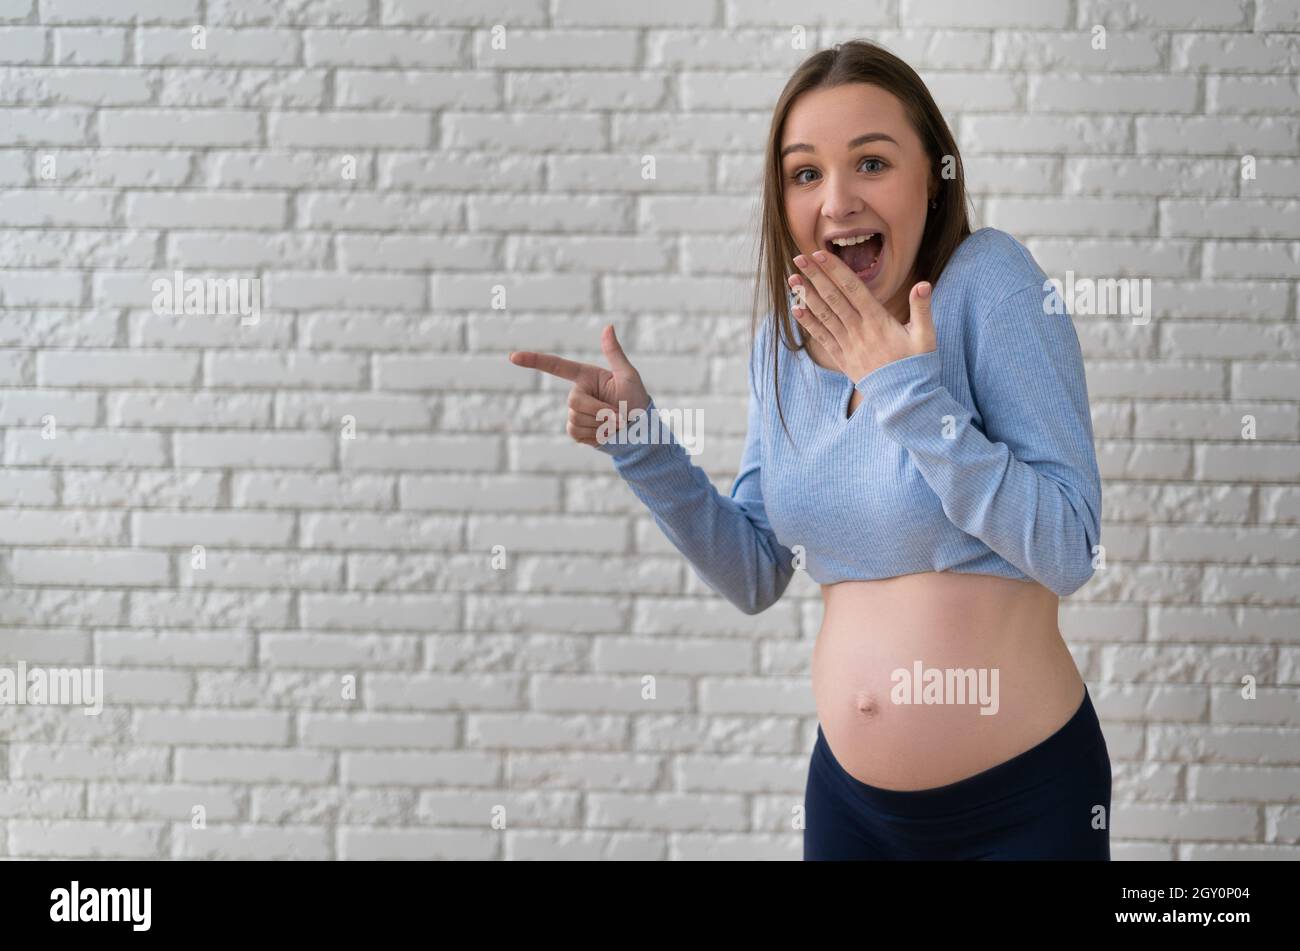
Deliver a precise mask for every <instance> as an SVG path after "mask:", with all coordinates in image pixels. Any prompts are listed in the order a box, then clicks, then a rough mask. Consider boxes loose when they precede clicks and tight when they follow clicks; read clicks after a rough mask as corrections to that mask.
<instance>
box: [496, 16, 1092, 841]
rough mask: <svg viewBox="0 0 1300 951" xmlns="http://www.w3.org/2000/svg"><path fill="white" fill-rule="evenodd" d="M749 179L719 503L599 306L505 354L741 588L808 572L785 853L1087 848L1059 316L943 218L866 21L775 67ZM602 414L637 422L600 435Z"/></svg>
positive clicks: (1079, 544) (933, 140) (934, 170)
mask: <svg viewBox="0 0 1300 951" xmlns="http://www.w3.org/2000/svg"><path fill="white" fill-rule="evenodd" d="M763 199H764V200H763V234H762V238H763V241H762V244H761V246H760V254H761V257H762V267H763V271H762V272H761V274H760V276H762V277H764V280H763V282H762V283H761V284H760V287H761V288H763V290H762V291H761V293H762V294H763V295H765V296H766V298H767V300H768V302H770V305H771V309H770V311H769V313H768V314H767V316H766V318H765V319H764V320H763V321H761V323H760V326H759V327H758V329H757V332H756V333H755V335H754V341H753V343H752V344H751V349H750V360H749V423H748V432H747V436H746V441H745V447H744V452H743V455H742V458H741V461H740V471H739V473H738V475H737V476H736V480H735V483H734V484H733V487H732V489H731V493H730V496H729V497H723V496H722V495H721V494H720V493H719V492H718V491H717V490H716V489H715V488H714V487H713V485H712V483H711V482H710V481H709V479H708V477H707V476H706V475H705V473H704V472H703V470H701V469H700V468H699V467H697V466H695V465H694V464H693V463H692V462H691V460H690V458H689V455H688V454H687V453H686V451H685V449H684V447H683V446H682V445H681V444H680V443H678V442H677V441H676V440H675V439H674V438H672V436H671V434H669V436H668V437H667V438H664V437H663V436H662V430H666V427H667V424H666V423H664V424H662V429H661V426H660V423H659V420H658V419H657V413H658V411H657V409H656V407H655V404H654V401H653V399H652V398H651V397H650V396H649V394H648V393H647V392H646V389H645V387H644V385H643V384H642V382H641V378H640V375H639V374H638V373H637V371H636V369H635V368H634V367H633V365H632V363H631V362H630V361H629V360H628V358H627V355H626V354H625V353H624V352H623V350H622V347H621V346H620V345H619V343H618V341H617V339H616V338H615V336H614V333H613V328H612V327H607V328H606V330H605V334H604V336H603V338H602V341H601V344H602V349H603V351H604V353H605V356H606V359H607V360H608V361H609V364H610V367H611V369H610V370H606V369H603V368H601V367H598V366H594V365H591V364H582V363H575V362H573V361H570V360H565V359H563V358H561V357H557V356H554V355H551V354H541V353H531V352H516V353H512V354H511V355H510V360H511V362H512V363H514V364H516V365H517V366H522V367H530V368H535V369H538V370H542V371H545V372H547V373H552V374H555V375H557V376H559V377H561V378H563V379H565V380H569V381H572V382H573V384H574V386H573V389H572V390H571V392H570V395H569V401H568V402H569V416H568V424H567V432H568V434H569V435H570V436H571V437H572V438H573V439H575V440H576V441H578V442H581V443H584V444H586V445H590V446H594V447H596V448H598V449H599V450H600V451H602V452H605V453H607V454H608V455H609V456H610V457H611V459H612V462H613V465H614V467H615V469H616V470H617V471H618V473H619V474H620V475H621V476H622V477H623V479H625V480H626V482H627V483H628V485H629V486H630V487H631V488H632V490H633V492H635V493H636V495H637V497H638V498H640V499H641V500H642V501H643V502H644V503H645V504H646V506H647V507H648V508H649V510H650V512H651V513H652V515H653V517H654V519H655V521H656V523H657V524H658V525H659V527H660V528H661V529H662V530H663V532H664V533H665V535H667V537H668V538H669V539H670V540H671V541H672V543H673V544H674V545H675V546H676V547H677V549H678V550H679V551H681V552H682V553H683V554H684V555H685V556H686V558H687V559H688V560H689V561H690V563H691V565H692V566H693V568H694V570H695V572H696V573H697V575H698V576H699V577H700V578H701V579H702V580H703V581H704V582H705V583H706V584H708V585H709V587H710V588H711V589H713V590H714V591H716V592H718V593H719V594H721V595H722V596H723V597H725V598H727V599H728V600H729V601H730V602H731V603H732V604H734V605H735V606H736V607H737V608H739V609H740V610H741V611H743V612H745V613H746V614H756V613H758V612H760V611H763V610H765V609H767V608H768V607H770V606H771V605H772V604H774V603H775V602H776V601H777V600H778V599H779V598H780V597H781V595H782V594H783V593H784V592H785V590H786V588H787V586H788V585H789V582H790V579H791V578H792V576H793V574H794V572H795V571H797V570H805V571H807V572H808V574H809V576H810V577H811V578H812V579H813V580H814V581H815V582H817V583H818V584H820V586H821V594H822V599H823V602H824V606H825V610H824V613H823V618H822V626H821V630H820V631H819V632H818V635H817V642H816V645H815V646H814V648H813V654H812V686H813V694H814V698H815V701H816V708H817V718H818V721H819V722H818V729H817V737H816V744H815V746H814V749H813V753H812V760H811V763H810V764H809V770H808V778H807V788H806V791H805V795H804V805H805V822H806V825H805V828H804V858H805V859H808V860H813V859H936V858H943V859H1102V860H1106V859H1109V858H1110V839H1109V826H1110V792H1111V767H1110V756H1109V753H1108V751H1107V748H1106V742H1105V739H1104V737H1103V736H1102V732H1101V727H1100V724H1099V723H1098V720H1097V715H1096V713H1095V711H1094V710H1093V706H1092V702H1091V698H1090V696H1089V694H1088V690H1087V687H1086V686H1085V684H1084V682H1083V679H1082V678H1081V677H1080V675H1079V671H1078V669H1077V667H1076V666H1075V663H1074V659H1073V657H1072V656H1071V654H1070V652H1069V650H1068V649H1067V647H1066V645H1065V643H1064V641H1063V639H1062V637H1061V634H1060V631H1059V630H1058V628H1057V609H1058V607H1059V599H1060V597H1061V596H1062V595H1068V594H1070V593H1072V592H1074V591H1075V590H1077V589H1078V588H1079V587H1080V586H1082V585H1083V584H1084V583H1085V582H1086V581H1087V580H1088V579H1089V578H1090V577H1091V576H1092V574H1093V571H1094V568H1095V567H1096V562H1095V561H1094V558H1096V557H1097V555H1098V553H1099V552H1100V545H1099V541H1100V519H1101V479H1100V475H1099V472H1098V469H1097V461H1096V456H1095V453H1094V449H1093V435H1092V422H1091V417H1090V415H1089V408H1088V394H1087V388H1086V384H1085V380H1084V370H1083V359H1082V354H1081V352H1080V347H1079V341H1078V337H1077V336H1076V334H1075V331H1074V326H1073V324H1072V322H1071V319H1070V316H1069V314H1068V313H1066V312H1065V308H1064V306H1063V304H1062V302H1061V299H1060V297H1059V295H1057V294H1056V293H1055V291H1054V290H1053V287H1052V285H1051V284H1050V283H1049V282H1048V281H1047V279H1046V276H1045V274H1044V273H1043V271H1042V269H1041V268H1040V267H1039V266H1038V264H1037V263H1036V262H1035V261H1034V259H1033V258H1032V257H1031V256H1030V254H1029V252H1028V251H1027V250H1026V249H1025V248H1024V247H1023V246H1022V245H1021V244H1020V243H1019V242H1018V241H1016V240H1015V239H1014V238H1012V237H1011V236H1010V235H1007V234H1005V233H1004V232H1001V231H997V230H995V229H992V228H984V229H981V230H979V231H976V232H974V233H972V232H971V229H970V225H969V220H968V218H967V213H966V193H965V184H964V178H963V172H962V165H961V159H960V156H959V155H958V151H957V146H956V143H955V141H954V140H953V137H952V134H951V132H950V131H949V129H948V126H947V123H946V122H945V120H944V118H943V116H942V114H941V113H940V112H939V110H938V108H937V107H936V106H935V104H934V101H933V99H932V98H931V96H930V93H929V91H928V90H927V89H926V87H925V85H924V83H923V82H922V81H921V79H920V77H918V76H917V75H916V73H915V72H914V71H913V70H912V69H911V68H910V67H909V66H908V65H907V64H906V63H904V62H903V61H901V60H900V59H898V58H897V57H895V56H893V55H892V54H890V53H888V52H886V51H885V50H883V49H881V48H880V47H877V46H875V45H873V44H870V43H866V42H860V41H854V42H850V43H844V44H841V45H839V46H837V47H835V48H834V49H832V50H823V51H821V52H818V53H816V54H815V55H813V56H812V57H810V58H809V59H808V60H806V61H805V62H804V63H803V64H802V65H801V66H800V67H799V68H798V70H797V71H796V73H795V74H794V76H793V77H792V78H791V80H790V81H789V83H788V84H787V85H786V88H785V89H784V91H783V92H782V94H781V97H780V99H779V101H778V103H777V105H776V109H775V113H774V116H773V120H772V124H771V132H770V135H769V140H768V143H767V153H766V172H765V185H764V195H763ZM792 318H793V319H792ZM620 403H622V404H623V406H622V407H621V408H620ZM620 411H623V412H624V415H623V417H622V418H621V420H622V422H623V423H624V424H628V425H630V424H632V423H634V422H636V421H637V418H638V417H639V416H642V414H644V418H643V419H642V420H641V421H642V422H643V423H649V426H647V427H645V428H646V430H647V431H648V432H649V433H652V434H653V433H659V434H660V435H659V436H658V438H657V441H653V440H647V439H642V440H640V441H636V440H624V441H621V442H611V441H606V439H605V436H606V433H607V427H606V428H605V429H601V428H600V427H601V426H602V424H603V423H606V422H607V421H608V420H609V418H610V413H614V414H617V413H619V412H620ZM636 432H637V430H636V428H635V427H634V428H633V429H632V430H631V433H633V434H634V433H636ZM598 435H599V436H600V438H599V439H598V438H597V437H598ZM625 435H626V433H625Z"/></svg>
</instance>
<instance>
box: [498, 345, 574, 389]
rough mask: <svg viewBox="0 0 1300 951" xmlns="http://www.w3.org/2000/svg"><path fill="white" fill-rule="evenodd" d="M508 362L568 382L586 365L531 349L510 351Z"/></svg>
mask: <svg viewBox="0 0 1300 951" xmlns="http://www.w3.org/2000/svg"><path fill="white" fill-rule="evenodd" d="M510 362H511V363H513V364H514V365H515V366H517V367H526V368H528V369H530V370H541V371H542V372H543V373H549V374H551V375H552V376H558V377H559V378H560V379H562V380H569V381H570V382H572V381H574V380H576V379H578V377H579V376H581V375H582V374H583V371H585V370H586V369H587V366H588V365H587V364H585V363H577V362H575V361H573V360H566V359H564V357H557V356H555V355H554V354H552V353H534V352H533V351H531V350H515V351H512V352H511V354H510Z"/></svg>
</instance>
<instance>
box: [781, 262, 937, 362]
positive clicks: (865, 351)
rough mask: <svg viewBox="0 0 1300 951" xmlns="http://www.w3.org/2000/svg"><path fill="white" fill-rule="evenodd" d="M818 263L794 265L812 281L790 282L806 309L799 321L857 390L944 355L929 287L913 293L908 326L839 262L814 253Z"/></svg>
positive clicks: (796, 277) (792, 279)
mask: <svg viewBox="0 0 1300 951" xmlns="http://www.w3.org/2000/svg"><path fill="white" fill-rule="evenodd" d="M812 257H813V260H809V259H808V258H805V257H804V256H803V255H802V254H801V255H799V256H798V257H796V258H795V259H794V263H795V265H796V266H797V267H798V268H799V269H800V270H801V271H803V273H804V274H805V275H807V281H804V280H803V279H801V278H800V277H799V275H797V274H792V275H791V276H790V286H791V287H792V288H794V291H795V294H796V295H797V296H799V297H800V298H801V299H802V301H803V302H804V305H805V308H806V309H804V308H800V307H796V308H795V310H794V316H795V319H796V320H798V321H799V326H801V327H803V328H804V330H806V331H807V332H808V333H809V334H811V335H812V337H813V339H814V340H816V341H817V343H819V344H820V345H821V346H822V348H823V349H824V350H825V351H826V352H827V354H829V356H830V358H831V359H832V360H833V361H834V362H835V365H836V366H837V367H838V368H839V370H840V372H841V373H843V374H844V375H845V376H847V377H848V378H849V380H850V381H852V382H853V383H855V384H856V383H857V382H858V381H859V380H861V379H862V378H863V377H864V376H866V375H867V374H868V373H871V372H872V371H873V370H877V369H879V368H880V367H882V366H885V365H886V364H888V363H893V362H895V361H897V360H902V359H905V358H906V357H913V356H916V355H917V354H921V353H928V352H930V351H931V350H936V349H938V344H937V341H936V339H935V334H934V321H933V319H932V317H931V314H930V289H931V288H930V284H929V282H927V281H921V282H920V283H919V284H916V285H914V286H913V287H912V292H911V294H910V295H909V296H908V305H909V307H910V309H911V319H910V320H909V322H908V323H907V324H906V325H903V324H900V323H899V322H898V321H897V320H895V319H894V317H893V316H892V315H891V314H890V313H889V312H888V311H887V310H885V308H884V307H883V306H882V305H881V303H880V302H879V301H878V300H876V297H875V295H874V294H872V293H871V291H870V290H869V289H868V288H867V285H865V284H863V283H862V280H861V278H859V277H858V276H857V275H856V274H854V273H853V271H852V270H851V269H850V268H849V266H848V265H847V264H845V263H844V262H843V261H841V260H840V259H839V258H838V257H836V256H835V255H833V254H827V253H826V252H825V251H814V252H813V255H812ZM809 282H811V286H809Z"/></svg>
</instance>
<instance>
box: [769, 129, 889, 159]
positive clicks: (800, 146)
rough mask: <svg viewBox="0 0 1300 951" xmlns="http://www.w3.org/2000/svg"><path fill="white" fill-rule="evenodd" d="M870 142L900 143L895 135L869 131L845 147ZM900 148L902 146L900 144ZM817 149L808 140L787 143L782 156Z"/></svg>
mask: <svg viewBox="0 0 1300 951" xmlns="http://www.w3.org/2000/svg"><path fill="white" fill-rule="evenodd" d="M868 142H893V143H894V144H895V145H898V142H897V141H895V139H894V137H893V136H889V135H885V133H883V132H868V133H866V134H864V135H860V136H858V137H857V138H856V139H851V140H849V144H848V145H846V146H845V148H849V149H856V148H857V147H858V146H859V145H866V144H867V143H868ZM899 147H900V148H901V147H902V146H899ZM816 151H817V150H816V149H815V148H813V147H812V146H811V145H809V144H808V143H807V142H795V143H794V144H793V145H787V146H786V147H785V148H783V149H782V150H781V158H785V157H786V156H787V155H789V154H790V153H791V152H816Z"/></svg>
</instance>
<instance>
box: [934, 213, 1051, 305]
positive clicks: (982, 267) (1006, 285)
mask: <svg viewBox="0 0 1300 951" xmlns="http://www.w3.org/2000/svg"><path fill="white" fill-rule="evenodd" d="M1047 281H1048V278H1047V274H1046V273H1045V272H1044V271H1043V269H1042V267H1040V266H1039V264H1038V262H1037V261H1036V260H1034V256H1033V255H1032V254H1030V252H1029V249H1028V248H1026V247H1025V246H1024V245H1023V244H1021V243H1020V242H1019V241H1018V240H1017V239H1016V238H1014V237H1013V236H1012V235H1010V234H1008V233H1007V232H1005V231H1001V230H999V229H998V228H980V229H979V230H978V231H973V232H971V233H970V234H969V235H967V236H966V238H965V239H964V240H963V241H962V243H961V244H959V245H958V246H957V250H956V251H955V252H953V255H952V258H951V259H950V260H949V261H948V264H947V266H946V267H945V268H944V271H943V274H942V275H941V276H940V278H939V283H940V284H941V285H943V287H942V291H943V292H944V294H945V296H948V295H953V296H955V297H956V298H958V301H959V303H960V304H961V306H960V308H959V309H960V310H961V311H963V312H964V313H966V314H968V315H969V316H970V317H971V318H973V319H974V321H975V322H976V323H978V322H979V319H980V318H982V317H983V316H984V315H986V314H987V313H988V312H989V310H991V309H992V308H993V307H994V306H995V305H997V304H998V303H1000V302H1002V301H1005V300H1006V299H1007V298H1009V297H1012V296H1013V295H1016V294H1021V293H1025V292H1027V291H1028V290H1029V289H1030V288H1034V289H1035V290H1037V291H1038V292H1040V293H1042V292H1043V291H1044V286H1045V285H1047ZM1047 286H1048V287H1050V285H1047ZM940 291H941V288H940V287H939V286H936V288H935V293H936V295H937V294H939V293H940Z"/></svg>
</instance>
